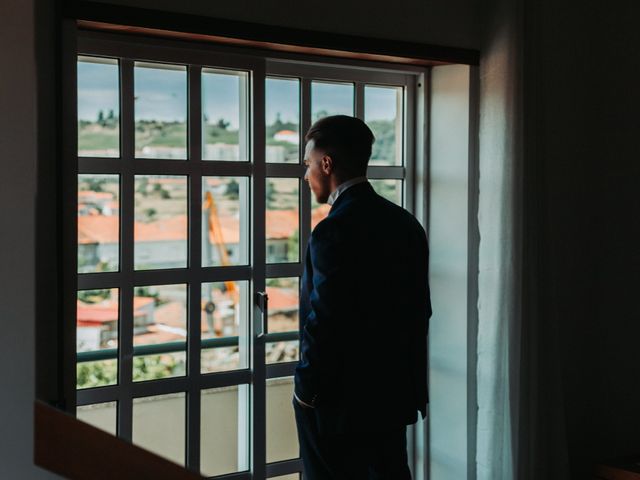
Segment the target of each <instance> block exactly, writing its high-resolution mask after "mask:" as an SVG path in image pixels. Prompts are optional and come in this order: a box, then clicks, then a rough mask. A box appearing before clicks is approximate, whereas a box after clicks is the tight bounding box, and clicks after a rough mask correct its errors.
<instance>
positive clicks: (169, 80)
mask: <svg viewBox="0 0 640 480" xmlns="http://www.w3.org/2000/svg"><path fill="white" fill-rule="evenodd" d="M134 91H135V127H136V135H135V144H136V145H135V150H136V152H135V154H136V158H164V159H186V158H187V69H186V67H184V66H180V65H166V64H161V63H145V62H136V63H135V68H134Z"/></svg>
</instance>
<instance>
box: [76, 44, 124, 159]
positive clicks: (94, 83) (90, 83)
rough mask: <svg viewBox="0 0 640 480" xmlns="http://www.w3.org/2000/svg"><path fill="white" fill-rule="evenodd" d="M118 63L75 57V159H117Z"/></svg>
mask: <svg viewBox="0 0 640 480" xmlns="http://www.w3.org/2000/svg"><path fill="white" fill-rule="evenodd" d="M118 73H119V72H118V61H117V60H115V59H111V58H98V57H82V56H80V57H78V155H79V156H81V157H118V156H119V155H120V79H119V74H118Z"/></svg>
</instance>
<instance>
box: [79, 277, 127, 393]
mask: <svg viewBox="0 0 640 480" xmlns="http://www.w3.org/2000/svg"><path fill="white" fill-rule="evenodd" d="M118 307H119V305H118V289H117V288H112V289H105V290H80V291H78V300H77V309H76V321H77V329H76V352H77V353H78V357H79V358H78V365H77V372H76V373H77V388H88V387H101V386H103V385H113V384H115V383H116V382H117V378H118V360H117V356H118V318H119V308H118ZM92 354H94V355H96V354H97V355H98V356H99V357H100V360H94V359H92V356H94V355H92ZM105 357H107V358H106V359H105Z"/></svg>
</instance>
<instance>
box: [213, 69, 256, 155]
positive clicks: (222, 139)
mask: <svg viewBox="0 0 640 480" xmlns="http://www.w3.org/2000/svg"><path fill="white" fill-rule="evenodd" d="M247 96H248V93H247V74H246V72H232V71H229V70H214V69H210V68H204V69H202V144H203V148H202V158H203V159H204V160H232V161H238V160H241V161H247V160H248V159H249V157H248V145H247V143H248V138H249V136H248V130H247V117H248V108H247V105H248V98H247Z"/></svg>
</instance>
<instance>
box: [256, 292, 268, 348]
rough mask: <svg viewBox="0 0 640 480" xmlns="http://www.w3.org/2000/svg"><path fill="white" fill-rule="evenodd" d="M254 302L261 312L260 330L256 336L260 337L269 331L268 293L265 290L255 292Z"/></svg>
mask: <svg viewBox="0 0 640 480" xmlns="http://www.w3.org/2000/svg"><path fill="white" fill-rule="evenodd" d="M256 303H257V304H258V308H260V312H262V321H261V322H260V323H261V331H260V332H258V338H262V337H264V336H265V335H267V334H268V333H269V295H267V293H266V292H257V293H256Z"/></svg>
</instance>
